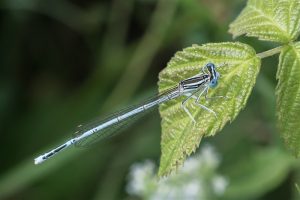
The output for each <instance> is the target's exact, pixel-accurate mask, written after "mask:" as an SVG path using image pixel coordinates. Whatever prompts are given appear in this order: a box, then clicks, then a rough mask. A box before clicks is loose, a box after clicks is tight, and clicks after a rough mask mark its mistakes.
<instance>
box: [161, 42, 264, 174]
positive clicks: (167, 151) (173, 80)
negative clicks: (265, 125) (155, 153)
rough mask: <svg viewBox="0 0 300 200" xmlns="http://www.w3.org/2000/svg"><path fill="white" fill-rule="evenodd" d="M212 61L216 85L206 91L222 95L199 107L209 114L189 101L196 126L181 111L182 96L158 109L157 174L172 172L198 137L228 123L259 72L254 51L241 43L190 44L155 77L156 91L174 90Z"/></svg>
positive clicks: (194, 144) (245, 98) (196, 141)
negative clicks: (159, 148)
mask: <svg viewBox="0 0 300 200" xmlns="http://www.w3.org/2000/svg"><path fill="white" fill-rule="evenodd" d="M208 62H213V63H215V64H216V66H221V65H223V64H224V63H225V65H224V66H222V67H219V68H218V71H219V72H220V74H221V78H220V85H219V86H218V88H216V89H215V90H211V91H210V92H209V96H211V97H214V96H219V95H222V96H226V97H228V98H227V99H224V98H218V99H215V100H212V101H209V102H205V101H204V100H202V102H200V103H201V104H203V105H205V106H207V107H209V108H212V109H213V110H214V111H215V112H216V113H217V115H218V119H216V118H215V117H214V115H212V114H211V113H209V112H207V111H206V110H204V109H201V108H199V106H197V105H196V104H194V102H192V101H189V102H188V103H187V108H188V110H189V111H191V114H192V115H193V116H194V118H195V120H196V121H197V124H194V123H193V122H192V121H191V120H190V118H189V117H188V115H187V114H186V113H185V112H184V110H183V109H182V108H181V102H182V100H183V99H185V98H184V97H181V98H177V99H175V100H171V101H170V102H168V103H165V104H163V105H162V106H160V114H161V117H162V142H161V147H162V155H161V163H160V169H159V175H160V176H164V175H167V174H169V173H170V172H172V171H173V170H175V169H176V168H177V167H178V166H179V165H181V164H182V163H183V161H184V160H185V158H186V156H187V155H190V154H191V153H192V152H194V151H195V150H196V148H197V147H198V146H199V143H200V140H201V138H202V136H210V135H214V134H215V133H216V132H217V131H219V130H221V129H222V128H223V127H224V125H225V124H226V123H227V122H228V121H232V120H233V119H234V118H235V117H236V116H237V114H238V113H239V111H240V110H241V109H242V108H243V107H244V106H245V104H246V102H247V99H248V97H249V94H250V92H251V90H252V88H253V86H254V83H255V80H256V76H257V73H258V71H259V69H260V59H259V58H258V57H257V56H256V53H255V51H254V50H253V49H252V48H251V47H250V46H248V45H245V44H242V43H229V42H227V43H212V44H206V45H202V46H198V45H194V46H193V47H189V48H186V49H184V50H183V51H181V52H178V53H176V55H175V57H173V58H172V59H171V61H170V62H169V63H168V66H167V67H166V68H165V69H164V70H163V71H162V72H161V73H160V75H159V80H160V81H159V90H160V91H164V90H166V89H169V88H170V87H174V86H175V85H177V84H178V83H179V82H180V81H181V80H183V79H185V78H188V77H191V76H194V75H195V74H198V73H199V72H200V70H201V68H202V66H204V65H205V64H207V63H208Z"/></svg>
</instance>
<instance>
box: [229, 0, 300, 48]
mask: <svg viewBox="0 0 300 200" xmlns="http://www.w3.org/2000/svg"><path fill="white" fill-rule="evenodd" d="M229 32H230V33H231V34H232V35H233V37H234V38H235V37H238V36H240V35H243V34H246V35H247V36H253V37H258V38H259V39H260V40H267V41H273V42H279V43H288V42H290V41H293V40H296V39H297V37H298V36H299V33H300V1H299V0H249V1H248V4H247V6H246V7H245V9H244V10H243V11H242V12H241V14H240V15H239V16H238V17H237V19H236V20H235V21H234V22H233V23H231V24H230V29H229Z"/></svg>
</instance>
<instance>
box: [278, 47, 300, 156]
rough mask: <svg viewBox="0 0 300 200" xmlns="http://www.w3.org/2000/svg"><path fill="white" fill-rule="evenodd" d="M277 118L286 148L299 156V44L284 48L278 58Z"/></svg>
mask: <svg viewBox="0 0 300 200" xmlns="http://www.w3.org/2000/svg"><path fill="white" fill-rule="evenodd" d="M277 79H279V82H278V85H277V88H276V95H277V117H278V122H279V128H280V131H281V135H282V137H283V139H284V141H285V143H286V145H287V147H288V148H289V149H290V150H291V151H292V152H293V153H294V154H295V155H296V156H297V157H298V156H300V42H297V43H294V44H293V45H288V46H286V47H285V48H284V49H283V50H282V52H281V54H280V58H279V68H278V71H277Z"/></svg>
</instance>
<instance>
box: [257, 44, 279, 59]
mask: <svg viewBox="0 0 300 200" xmlns="http://www.w3.org/2000/svg"><path fill="white" fill-rule="evenodd" d="M282 48H283V46H279V47H276V48H274V49H270V50H268V51H264V52H261V53H258V54H256V56H257V57H259V58H261V59H263V58H266V57H270V56H273V55H275V54H278V53H280V52H281V50H282Z"/></svg>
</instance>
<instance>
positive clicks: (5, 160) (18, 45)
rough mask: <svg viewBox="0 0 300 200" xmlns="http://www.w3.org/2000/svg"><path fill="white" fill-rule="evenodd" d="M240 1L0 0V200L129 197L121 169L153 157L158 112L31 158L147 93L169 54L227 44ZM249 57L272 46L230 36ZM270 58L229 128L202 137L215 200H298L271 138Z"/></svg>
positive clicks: (294, 177)
mask: <svg viewBox="0 0 300 200" xmlns="http://www.w3.org/2000/svg"><path fill="white" fill-rule="evenodd" d="M245 4H246V1H243V0H187V1H185V0H181V1H179V0H157V1H155V0H126V1H124V0H111V1H109V0H102V1H96V0H69V1H67V0H2V1H1V3H0V8H1V10H0V25H1V31H0V51H1V53H0V76H1V78H0V131H1V145H0V148H1V149H0V152H1V165H0V199H51V200H52V199H105V200H106V199H108V200H109V199H134V198H133V197H129V196H128V194H126V191H125V185H126V182H127V174H128V171H129V168H130V165H131V164H132V163H134V162H137V161H142V160H145V159H149V158H150V159H153V160H155V161H156V162H157V163H158V162H159V157H160V118H159V114H158V112H154V113H153V114H150V115H149V116H147V117H146V118H144V120H141V121H140V122H139V123H137V124H135V125H133V126H131V127H130V128H129V129H127V130H126V131H124V132H123V133H122V134H120V135H118V136H117V137H114V138H111V139H110V140H106V141H104V142H101V143H99V145H97V146H96V147H92V148H88V149H78V148H71V149H69V150H66V151H65V152H63V153H61V154H60V155H58V156H57V157H55V158H53V159H51V160H49V161H47V162H45V163H44V164H42V165H40V166H34V164H33V158H34V157H36V156H38V155H39V154H40V153H43V152H44V151H46V150H49V148H52V147H53V146H56V145H58V144H60V143H61V142H63V141H64V140H65V139H67V138H69V137H71V133H72V132H73V131H74V127H76V126H77V125H78V124H81V123H82V122H86V121H90V120H91V119H94V118H97V117H99V116H100V117H101V116H104V115H105V114H108V113H110V112H113V111H116V110H118V109H119V108H122V106H125V105H128V104H132V103H136V102H139V101H140V100H142V99H145V98H147V97H148V96H149V95H153V94H155V93H156V91H157V81H158V79H157V77H158V73H159V72H160V71H161V70H162V69H163V68H164V67H165V66H166V63H167V62H168V61H169V60H170V58H171V57H172V56H173V55H174V53H175V52H176V51H179V50H181V49H182V48H184V47H188V46H191V45H192V44H194V43H196V44H202V43H208V42H221V41H231V40H232V39H231V36H230V35H229V34H228V33H227V29H228V24H229V23H230V22H231V21H232V20H233V19H234V18H235V17H236V16H237V15H238V14H239V12H240V11H241V9H242V8H243V7H244V6H245ZM239 40H240V41H242V42H246V43H248V44H250V45H252V46H254V48H255V49H256V50H257V52H261V51H264V50H267V49H270V48H272V47H274V45H273V44H270V43H266V42H257V40H256V39H249V38H248V39H246V38H239ZM277 62H278V58H277V56H274V57H272V58H267V59H265V60H263V63H262V70H261V73H260V75H259V77H258V80H257V84H256V86H255V88H254V90H253V93H252V95H251V97H250V99H249V102H248V103H247V106H246V108H245V109H244V110H243V111H242V112H241V113H240V115H239V116H238V118H237V120H235V121H234V122H233V123H232V124H230V125H227V126H226V128H225V129H224V130H223V131H222V132H221V133H220V134H217V135H216V136H215V137H212V138H206V139H204V140H203V142H202V143H206V142H209V143H211V144H212V145H213V146H215V147H216V149H217V150H218V152H219V153H220V154H221V156H222V160H223V161H222V164H221V169H220V171H221V173H222V174H223V175H225V176H226V177H227V178H228V180H229V186H228V188H227V191H226V193H225V195H224V196H223V197H220V199H259V200H263V199H267V200H269V199H270V200H271V199H272V200H273V199H275V200H276V199H299V198H300V196H299V192H298V191H297V190H296V187H295V184H297V183H298V184H300V181H299V180H300V179H299V177H300V173H299V162H298V161H297V160H296V159H294V158H293V157H292V156H291V155H290V154H289V153H288V152H287V151H286V150H285V148H284V145H283V142H282V140H281V139H280V136H279V133H278V130H277V128H276V117H275V95H274V88H275V87H276V80H275V73H276V68H277V67H276V65H277Z"/></svg>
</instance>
